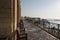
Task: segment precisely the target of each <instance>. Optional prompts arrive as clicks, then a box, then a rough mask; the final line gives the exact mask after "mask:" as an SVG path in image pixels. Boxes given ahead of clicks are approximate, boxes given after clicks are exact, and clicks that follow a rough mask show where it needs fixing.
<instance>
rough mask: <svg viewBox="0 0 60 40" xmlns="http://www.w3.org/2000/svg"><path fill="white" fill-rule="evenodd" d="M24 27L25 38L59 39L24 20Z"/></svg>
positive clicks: (36, 39) (29, 39)
mask: <svg viewBox="0 0 60 40" xmlns="http://www.w3.org/2000/svg"><path fill="white" fill-rule="evenodd" d="M24 27H25V29H26V32H27V39H28V40H59V39H57V38H55V37H54V36H52V35H50V34H49V33H47V32H45V31H43V30H42V29H40V28H38V27H37V26H35V25H33V24H32V23H29V22H27V21H24Z"/></svg>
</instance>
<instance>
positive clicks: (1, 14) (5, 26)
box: [0, 0, 12, 37]
mask: <svg viewBox="0 0 60 40" xmlns="http://www.w3.org/2000/svg"><path fill="white" fill-rule="evenodd" d="M11 9H12V8H11V0H0V37H5V36H7V35H9V34H10V32H11Z"/></svg>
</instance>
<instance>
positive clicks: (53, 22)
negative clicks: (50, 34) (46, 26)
mask: <svg viewBox="0 0 60 40" xmlns="http://www.w3.org/2000/svg"><path fill="white" fill-rule="evenodd" d="M49 22H50V23H51V24H50V27H51V28H53V27H55V28H56V29H58V24H60V21H54V20H49ZM59 29H60V26H59Z"/></svg>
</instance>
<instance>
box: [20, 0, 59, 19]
mask: <svg viewBox="0 0 60 40" xmlns="http://www.w3.org/2000/svg"><path fill="white" fill-rule="evenodd" d="M21 13H22V16H30V17H40V18H51V19H60V0H21Z"/></svg>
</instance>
